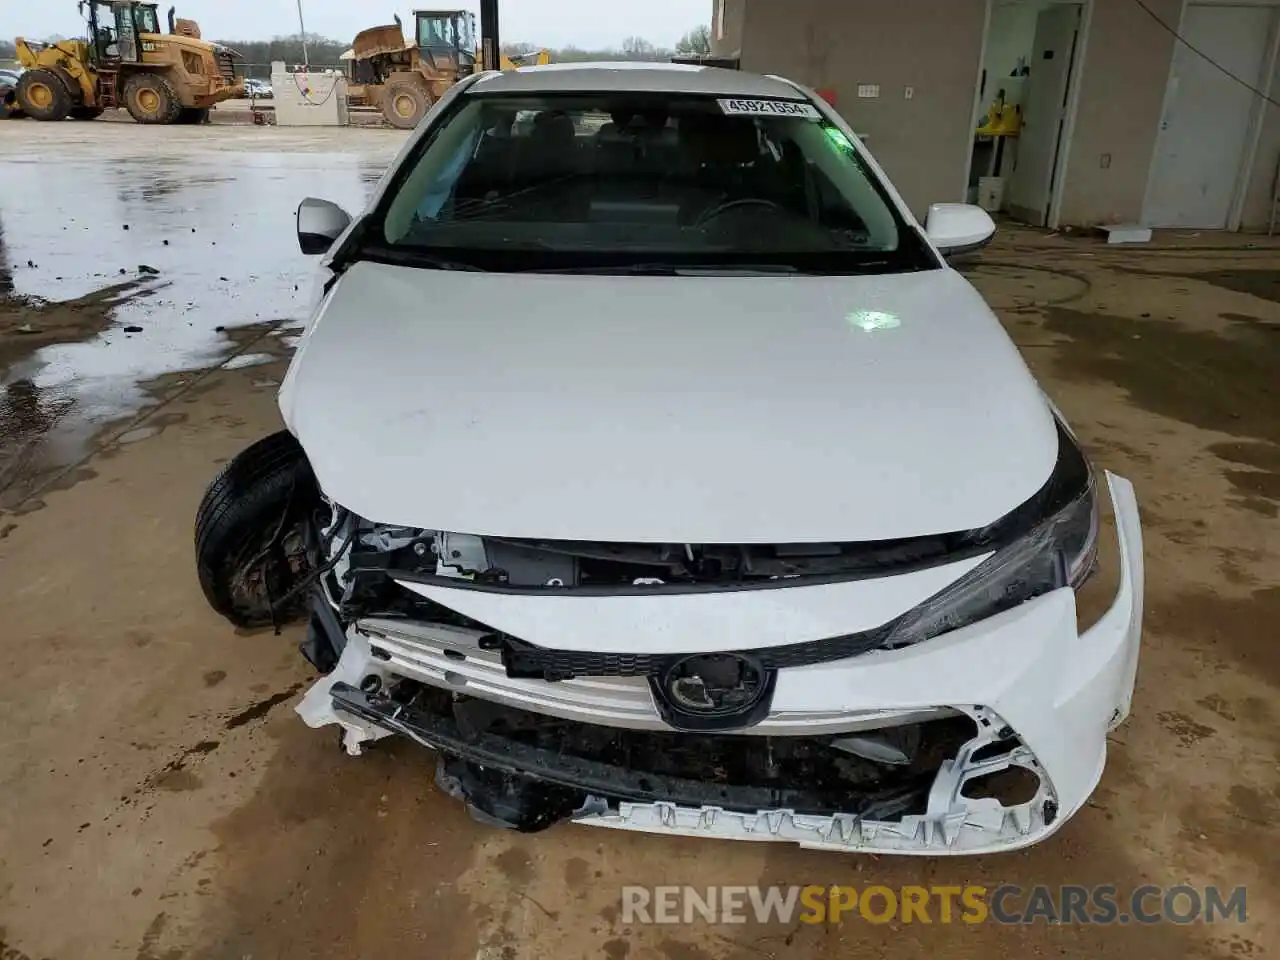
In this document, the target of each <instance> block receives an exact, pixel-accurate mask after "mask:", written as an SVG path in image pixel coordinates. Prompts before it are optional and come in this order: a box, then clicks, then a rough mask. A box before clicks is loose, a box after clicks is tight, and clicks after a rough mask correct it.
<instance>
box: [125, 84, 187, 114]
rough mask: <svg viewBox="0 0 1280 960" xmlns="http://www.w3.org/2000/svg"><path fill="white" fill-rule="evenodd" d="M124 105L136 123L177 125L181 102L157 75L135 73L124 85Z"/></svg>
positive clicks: (170, 87) (171, 85) (169, 85)
mask: <svg viewBox="0 0 1280 960" xmlns="http://www.w3.org/2000/svg"><path fill="white" fill-rule="evenodd" d="M124 105H125V109H127V110H128V111H129V116H131V117H133V119H135V120H137V121H138V123H177V122H178V117H179V116H181V114H182V101H181V100H179V99H178V94H177V92H176V91H175V90H174V89H173V84H171V83H170V82H169V81H168V80H167V79H165V78H164V77H163V76H161V75H160V74H158V73H136V74H134V75H133V76H132V77H130V78H129V81H128V83H126V84H125V85H124Z"/></svg>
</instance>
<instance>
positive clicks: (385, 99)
mask: <svg viewBox="0 0 1280 960" xmlns="http://www.w3.org/2000/svg"><path fill="white" fill-rule="evenodd" d="M430 109H431V94H429V93H428V92H427V91H426V90H425V89H424V88H423V87H422V85H421V84H419V83H416V82H415V81H413V80H393V81H391V83H389V84H387V89H386V90H385V91H383V94H382V115H383V116H384V117H386V118H387V123H389V124H391V125H392V126H393V127H396V128H397V129H400V130H412V129H413V128H414V127H416V126H417V125H418V121H419V120H421V119H422V118H423V117H425V116H426V115H427V111H428V110H430Z"/></svg>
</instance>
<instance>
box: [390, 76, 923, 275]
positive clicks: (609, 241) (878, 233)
mask: <svg viewBox="0 0 1280 960" xmlns="http://www.w3.org/2000/svg"><path fill="white" fill-rule="evenodd" d="M371 226H372V229H371V230H370V231H369V233H368V234H366V236H367V237H368V238H369V240H370V241H372V242H374V243H377V244H385V245H386V247H387V248H388V249H389V250H390V251H391V252H393V253H396V254H400V255H404V256H407V255H410V254H412V253H414V252H418V253H424V254H431V255H433V256H436V257H440V258H449V259H451V260H463V261H467V262H468V263H471V264H472V265H476V264H478V265H480V266H481V267H483V268H493V267H494V263H493V261H494V260H495V258H496V259H501V260H503V262H510V261H512V260H513V259H515V260H519V259H520V258H519V257H513V255H514V254H525V255H527V256H526V258H525V259H526V260H527V261H528V262H527V264H526V268H529V269H535V268H546V267H550V268H557V267H563V268H573V267H579V266H590V265H592V264H601V265H610V264H613V265H617V264H632V265H635V264H648V265H653V266H655V267H660V266H662V265H673V266H689V267H697V266H700V265H703V266H712V265H716V266H719V265H734V264H739V265H744V266H752V267H773V268H791V269H796V270H817V271H820V272H868V271H883V272H890V271H900V270H905V269H921V268H929V267H934V266H937V263H936V261H935V260H934V259H933V258H932V257H931V256H930V255H929V253H928V251H927V248H926V247H925V246H924V244H923V242H922V241H921V239H920V237H919V235H918V234H917V233H916V231H915V230H914V228H912V227H910V226H908V225H907V224H906V223H905V222H904V221H903V219H902V218H901V217H900V216H899V214H898V213H897V211H896V210H895V209H894V208H893V206H892V205H891V204H890V203H889V201H888V199H887V197H886V195H885V193H884V190H883V188H882V186H881V185H880V184H879V183H878V182H877V180H876V178H875V175H874V174H873V173H872V172H871V170H870V169H868V167H867V166H866V164H865V163H864V162H863V160H862V158H861V157H860V156H859V154H858V152H857V150H856V149H855V148H854V146H853V144H852V143H850V141H849V139H848V137H846V136H845V135H844V133H842V132H841V131H840V129H839V128H838V127H836V126H834V125H833V124H831V123H829V122H828V121H826V120H825V119H824V118H823V117H822V115H821V113H820V112H819V111H818V109H817V108H816V107H815V106H813V105H812V104H809V103H804V102H792V101H784V100H772V101H768V100H766V101H759V100H746V101H744V100H733V99H724V98H715V97H709V96H676V97H672V96H671V95H669V94H663V95H656V94H617V93H600V94H573V95H568V96H565V95H545V94H544V95H524V96H485V95H482V94H471V95H466V96H464V97H462V98H460V99H459V102H458V104H456V105H455V109H454V110H453V112H452V113H451V114H450V115H449V116H447V117H446V118H445V119H444V120H443V121H442V122H441V123H440V125H439V126H438V127H437V128H436V130H435V131H434V132H433V133H432V134H431V135H430V136H429V137H428V138H427V139H426V141H425V142H424V144H423V145H422V146H420V147H419V149H418V150H417V151H416V152H415V153H414V154H411V155H410V156H409V158H408V159H407V160H406V161H405V164H404V166H403V167H402V168H401V170H400V171H399V172H398V173H397V176H396V179H395V182H394V184H393V187H392V189H391V190H390V191H389V193H388V197H387V198H386V199H385V200H384V202H383V203H382V204H381V205H380V210H378V211H375V213H374V222H373V223H372V224H371ZM379 234H380V236H379ZM535 265H536V266H535Z"/></svg>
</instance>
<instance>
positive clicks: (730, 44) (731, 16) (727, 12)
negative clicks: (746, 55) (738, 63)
mask: <svg viewBox="0 0 1280 960" xmlns="http://www.w3.org/2000/svg"><path fill="white" fill-rule="evenodd" d="M746 6H747V0H711V53H712V55H713V56H717V57H736V56H737V55H738V53H739V51H741V50H742V21H743V17H744V15H745V9H746Z"/></svg>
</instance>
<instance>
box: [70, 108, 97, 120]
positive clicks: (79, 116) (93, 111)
mask: <svg viewBox="0 0 1280 960" xmlns="http://www.w3.org/2000/svg"><path fill="white" fill-rule="evenodd" d="M100 116H102V108H101V107H72V108H71V119H72V120H97V119H98V118H99V117H100Z"/></svg>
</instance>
